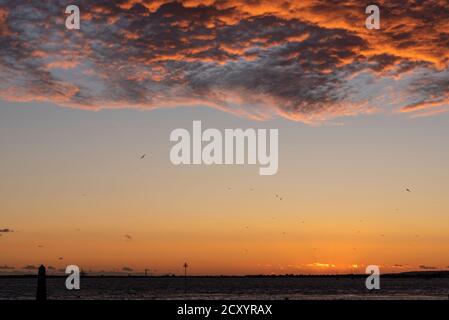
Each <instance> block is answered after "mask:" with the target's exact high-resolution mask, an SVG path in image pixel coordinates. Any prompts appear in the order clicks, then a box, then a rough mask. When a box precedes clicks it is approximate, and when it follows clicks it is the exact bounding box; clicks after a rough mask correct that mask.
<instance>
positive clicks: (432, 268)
mask: <svg viewBox="0 0 449 320" xmlns="http://www.w3.org/2000/svg"><path fill="white" fill-rule="evenodd" d="M419 268H420V269H422V270H435V269H437V267H433V266H426V265H420V266H419Z"/></svg>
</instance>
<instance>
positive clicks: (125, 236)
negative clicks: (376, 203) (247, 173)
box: [38, 153, 419, 260]
mask: <svg viewBox="0 0 449 320" xmlns="http://www.w3.org/2000/svg"><path fill="white" fill-rule="evenodd" d="M146 156H147V154H146V153H144V154H142V155H141V156H140V157H139V159H140V160H143V159H144V158H145V157H146ZM227 190H228V191H231V190H232V187H227ZM249 191H250V192H254V191H255V189H254V188H249ZM405 191H406V192H409V193H411V192H412V190H411V188H409V187H407V188H405ZM82 196H83V197H85V196H86V194H82ZM274 197H275V199H276V200H279V201H282V199H283V197H282V196H280V195H279V194H275V195H274ZM396 211H399V209H397V208H396ZM272 219H275V217H272ZM300 223H301V224H304V223H305V221H304V220H301V222H300ZM360 223H363V220H360ZM245 229H247V230H248V229H249V226H248V225H246V226H245ZM75 230H76V231H81V229H79V228H77V229H75ZM357 233H360V230H358V231H357ZM286 234H287V233H286V232H285V231H284V232H282V235H286ZM380 236H381V237H385V234H381V235H380ZM416 237H419V235H416ZM124 238H125V240H126V241H132V240H133V237H132V236H131V235H129V234H125V235H124ZM42 247H43V246H42V245H38V248H42ZM316 249H317V248H313V250H316ZM353 250H357V248H353ZM244 251H245V253H246V254H248V249H244ZM63 259H64V258H63V257H59V258H58V260H63Z"/></svg>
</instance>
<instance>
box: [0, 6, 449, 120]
mask: <svg viewBox="0 0 449 320" xmlns="http://www.w3.org/2000/svg"><path fill="white" fill-rule="evenodd" d="M78 4H79V7H80V10H81V30H79V31H77V30H67V29H65V18H66V15H65V14H64V11H65V7H66V6H67V2H66V1H45V2H44V1H39V2H37V1H35V2H32V3H31V2H29V1H24V0H15V1H5V0H0V8H1V9H0V41H1V45H0V98H1V99H3V100H7V101H48V102H52V103H56V104H58V105H61V106H68V107H73V108H83V109H91V110H98V109H102V108H140V109H155V108H169V107H180V106H192V105H204V106H209V107H212V108H216V109H219V110H223V111H226V112H231V113H233V114H236V115H239V116H243V117H248V118H252V119H262V120H263V119H269V118H272V117H275V116H280V117H285V118H288V119H292V120H296V121H303V122H320V121H326V120H329V119H333V118H336V117H340V116H351V115H359V114H370V113H374V112H400V113H404V114H407V115H410V116H413V117H415V116H427V115H433V114H438V113H442V112H446V111H448V109H449V92H448V87H449V50H448V49H447V48H448V47H449V33H448V30H449V20H448V19H447V17H448V16H449V9H448V6H447V1H445V0H440V1H432V2H421V1H419V2H418V1H407V3H406V4H404V3H403V2H399V1H378V3H377V4H378V5H379V7H380V9H381V29H380V30H368V29H366V28H365V19H366V14H365V8H366V6H367V5H369V4H371V3H370V2H367V1H359V0H348V1H345V2H344V3H342V2H341V1H333V0H331V1H322V0H301V1H299V0H298V1H265V0H215V1H214V0H186V1H165V0H153V1H147V0H119V1H106V0H100V1H78Z"/></svg>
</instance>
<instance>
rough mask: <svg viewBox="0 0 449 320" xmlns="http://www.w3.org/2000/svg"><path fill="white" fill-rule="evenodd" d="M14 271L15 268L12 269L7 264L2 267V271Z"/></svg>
mask: <svg viewBox="0 0 449 320" xmlns="http://www.w3.org/2000/svg"><path fill="white" fill-rule="evenodd" d="M14 269H15V267H10V266H8V265H6V264H5V265H3V266H0V270H14Z"/></svg>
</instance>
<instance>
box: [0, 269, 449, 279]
mask: <svg viewBox="0 0 449 320" xmlns="http://www.w3.org/2000/svg"><path fill="white" fill-rule="evenodd" d="M36 277H37V274H14V275H12V274H9V275H6V274H5V275H1V274H0V279H6V278H10V279H14V278H36ZM66 277H67V275H65V274H54V275H52V274H50V275H48V274H47V278H66ZM82 277H83V278H136V279H139V278H184V276H181V275H158V276H156V275H149V276H144V275H137V274H136V275H133V274H104V275H101V274H85V275H82ZM187 277H188V278H366V277H367V274H360V273H358V274H297V275H295V274H284V275H264V274H260V275H240V276H239V275H213V276H211V275H191V276H187ZM381 277H382V278H449V271H409V272H400V273H386V274H383V275H381Z"/></svg>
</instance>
